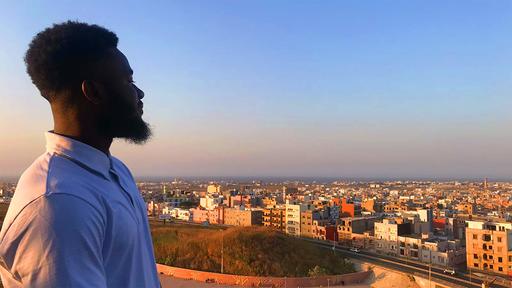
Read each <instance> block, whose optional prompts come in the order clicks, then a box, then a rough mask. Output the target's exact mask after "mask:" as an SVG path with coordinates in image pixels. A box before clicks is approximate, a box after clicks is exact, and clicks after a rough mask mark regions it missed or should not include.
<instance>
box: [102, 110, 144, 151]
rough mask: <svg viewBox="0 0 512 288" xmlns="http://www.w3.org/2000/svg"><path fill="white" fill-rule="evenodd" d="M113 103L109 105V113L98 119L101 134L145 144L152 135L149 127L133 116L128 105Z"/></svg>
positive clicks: (138, 117) (139, 118)
mask: <svg viewBox="0 0 512 288" xmlns="http://www.w3.org/2000/svg"><path fill="white" fill-rule="evenodd" d="M114 102H115V103H114ZM114 102H112V103H111V104H112V105H110V109H109V110H110V111H109V112H108V113H105V115H104V116H103V117H101V119H100V123H99V127H98V129H99V131H100V132H101V134H103V135H104V136H107V137H111V138H121V139H124V140H126V141H127V142H129V143H133V144H138V145H142V144H144V143H146V142H147V141H148V140H149V139H150V138H151V136H152V134H153V133H152V131H151V127H150V125H149V124H148V123H146V122H145V121H144V120H142V118H141V117H140V116H136V115H134V111H133V109H132V108H131V106H130V105H127V104H126V103H124V102H122V101H114Z"/></svg>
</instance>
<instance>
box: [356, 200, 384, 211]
mask: <svg viewBox="0 0 512 288" xmlns="http://www.w3.org/2000/svg"><path fill="white" fill-rule="evenodd" d="M361 209H362V210H363V211H368V212H371V213H375V212H382V211H383V210H384V207H383V205H382V202H377V201H376V200H375V199H373V198H371V199H365V200H364V201H363V203H361Z"/></svg>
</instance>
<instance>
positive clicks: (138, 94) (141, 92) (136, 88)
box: [133, 85, 144, 99]
mask: <svg viewBox="0 0 512 288" xmlns="http://www.w3.org/2000/svg"><path fill="white" fill-rule="evenodd" d="M133 86H134V87H135V90H137V96H138V97H139V99H142V98H144V91H142V90H141V89H139V87H137V86H136V85H133Z"/></svg>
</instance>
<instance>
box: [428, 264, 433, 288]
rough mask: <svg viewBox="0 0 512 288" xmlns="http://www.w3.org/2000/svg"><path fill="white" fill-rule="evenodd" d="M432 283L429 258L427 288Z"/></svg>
mask: <svg viewBox="0 0 512 288" xmlns="http://www.w3.org/2000/svg"><path fill="white" fill-rule="evenodd" d="M431 283H432V258H430V263H428V288H430V287H431Z"/></svg>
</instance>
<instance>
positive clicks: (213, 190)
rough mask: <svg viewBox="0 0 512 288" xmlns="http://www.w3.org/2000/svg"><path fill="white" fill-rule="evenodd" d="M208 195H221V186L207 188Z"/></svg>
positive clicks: (214, 185) (211, 185)
mask: <svg viewBox="0 0 512 288" xmlns="http://www.w3.org/2000/svg"><path fill="white" fill-rule="evenodd" d="M206 193H207V194H219V193H220V185H217V184H210V185H208V187H206Z"/></svg>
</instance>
